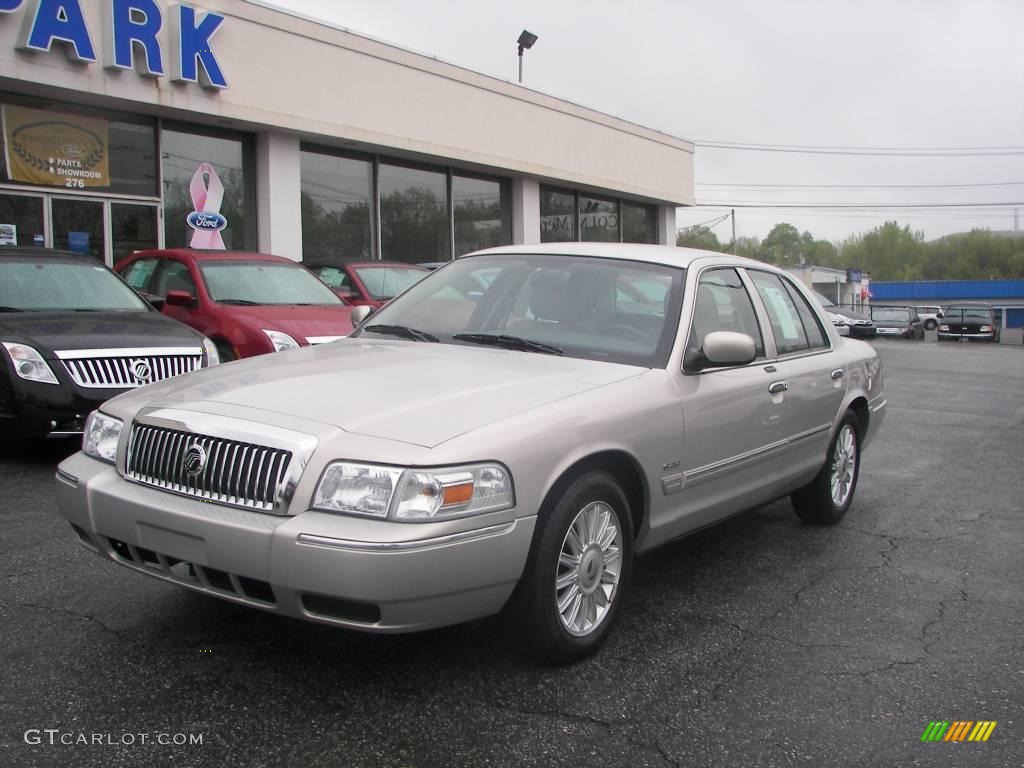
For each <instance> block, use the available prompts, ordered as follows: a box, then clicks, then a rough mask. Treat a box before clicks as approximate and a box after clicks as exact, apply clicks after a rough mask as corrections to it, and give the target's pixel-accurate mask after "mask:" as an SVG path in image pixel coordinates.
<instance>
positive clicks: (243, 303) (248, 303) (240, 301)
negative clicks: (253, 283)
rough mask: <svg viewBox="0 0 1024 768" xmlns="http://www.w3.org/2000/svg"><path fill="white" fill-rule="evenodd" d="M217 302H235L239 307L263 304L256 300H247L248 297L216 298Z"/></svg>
mask: <svg viewBox="0 0 1024 768" xmlns="http://www.w3.org/2000/svg"><path fill="white" fill-rule="evenodd" d="M217 303H218V304H236V305H238V306H240V307H261V306H263V305H262V304H261V303H260V302H258V301H249V300H248V299H217Z"/></svg>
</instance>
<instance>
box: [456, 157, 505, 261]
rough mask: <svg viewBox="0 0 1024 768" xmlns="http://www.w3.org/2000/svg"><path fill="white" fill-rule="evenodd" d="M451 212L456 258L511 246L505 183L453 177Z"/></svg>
mask: <svg viewBox="0 0 1024 768" xmlns="http://www.w3.org/2000/svg"><path fill="white" fill-rule="evenodd" d="M452 212H453V214H454V216H455V255H456V256H461V255H462V254H464V253H469V252H471V251H478V250H480V249H481V248H493V247H495V246H498V245H508V244H509V243H511V242H512V219H511V216H510V215H509V214H510V207H509V202H508V191H507V184H506V183H504V182H501V181H496V180H491V179H473V178H469V177H466V176H453V177H452Z"/></svg>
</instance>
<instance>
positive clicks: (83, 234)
mask: <svg viewBox="0 0 1024 768" xmlns="http://www.w3.org/2000/svg"><path fill="white" fill-rule="evenodd" d="M50 211H51V215H52V217H53V221H52V226H53V247H54V248H59V249H61V250H64V251H74V252H75V253H80V254H82V255H83V256H92V257H93V258H94V259H96V260H97V261H99V262H101V263H103V262H105V261H106V253H107V240H106V234H105V232H104V227H103V203H102V202H101V201H99V200H82V199H79V198H74V197H55V198H53V200H51V201H50Z"/></svg>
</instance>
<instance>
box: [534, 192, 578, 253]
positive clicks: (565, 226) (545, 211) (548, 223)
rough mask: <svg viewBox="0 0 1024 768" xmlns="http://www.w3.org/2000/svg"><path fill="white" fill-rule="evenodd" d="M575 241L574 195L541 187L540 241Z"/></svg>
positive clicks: (573, 193)
mask: <svg viewBox="0 0 1024 768" xmlns="http://www.w3.org/2000/svg"><path fill="white" fill-rule="evenodd" d="M576 239H577V236H576V193H575V192H570V191H566V190H561V189H551V188H549V187H541V188H540V241H541V242H542V243H563V242H571V241H574V240H576Z"/></svg>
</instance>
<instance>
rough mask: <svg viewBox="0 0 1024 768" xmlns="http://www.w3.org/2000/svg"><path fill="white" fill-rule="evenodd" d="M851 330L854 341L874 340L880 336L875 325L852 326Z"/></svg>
mask: <svg viewBox="0 0 1024 768" xmlns="http://www.w3.org/2000/svg"><path fill="white" fill-rule="evenodd" d="M849 328H850V338H853V339H873V338H875V336H877V335H878V329H877V328H875V326H873V325H851V326H849Z"/></svg>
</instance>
